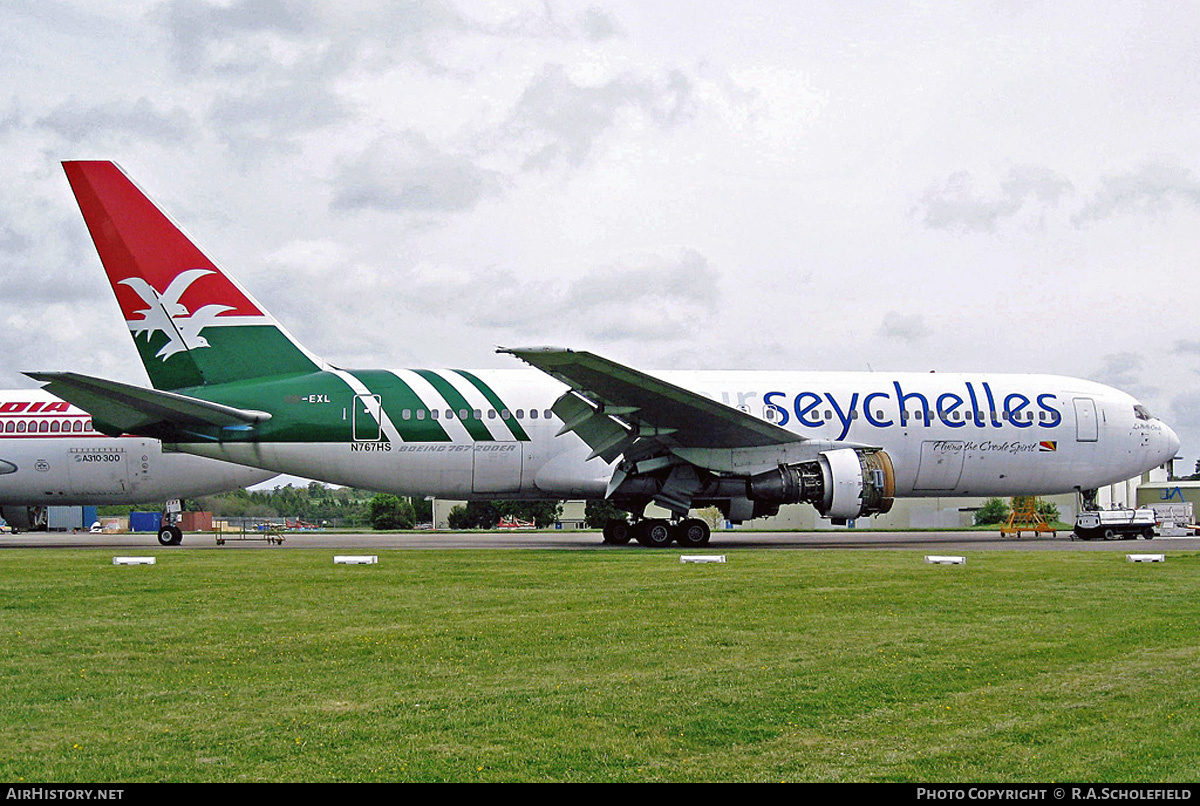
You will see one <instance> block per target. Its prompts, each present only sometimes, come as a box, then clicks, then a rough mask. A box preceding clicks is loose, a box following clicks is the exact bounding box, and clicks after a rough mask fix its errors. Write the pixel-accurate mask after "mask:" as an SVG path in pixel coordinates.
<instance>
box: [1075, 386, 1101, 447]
mask: <svg viewBox="0 0 1200 806" xmlns="http://www.w3.org/2000/svg"><path fill="white" fill-rule="evenodd" d="M1098 437H1099V427H1098V425H1097V423H1096V401H1094V400H1092V399H1091V398H1090V397H1077V398H1075V441H1076V442H1095V441H1096V440H1097V438H1098Z"/></svg>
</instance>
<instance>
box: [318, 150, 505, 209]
mask: <svg viewBox="0 0 1200 806" xmlns="http://www.w3.org/2000/svg"><path fill="white" fill-rule="evenodd" d="M333 182H334V188H335V189H334V195H333V201H332V202H331V205H330V207H331V209H333V210H336V211H339V212H345V211H355V210H383V211H408V212H423V213H439V212H440V213H445V212H457V211H461V210H467V209H470V208H471V207H474V206H475V205H476V204H478V203H479V201H480V200H481V199H483V198H484V197H486V196H489V195H492V194H495V193H498V192H499V191H500V190H501V188H502V187H503V185H504V182H503V178H502V177H501V175H500V174H498V173H496V172H494V171H489V170H486V169H484V168H481V167H479V166H478V165H476V164H475V163H474V162H473V161H472V160H471V159H469V158H468V157H465V156H462V155H459V154H450V153H448V152H445V151H442V150H440V149H438V148H437V147H436V146H434V145H433V144H432V143H430V142H429V140H428V139H427V138H426V137H425V136H424V135H423V134H420V133H418V132H411V131H409V132H403V133H400V134H395V135H386V136H384V137H380V138H379V139H377V140H376V141H375V142H373V143H372V144H371V145H370V146H368V147H367V148H366V149H365V150H364V151H363V152H362V153H361V154H359V155H358V156H357V157H356V158H354V159H353V160H351V161H350V162H348V163H346V164H345V165H344V166H343V167H342V169H341V171H340V172H339V173H338V175H337V176H336V177H335V179H334V180H333Z"/></svg>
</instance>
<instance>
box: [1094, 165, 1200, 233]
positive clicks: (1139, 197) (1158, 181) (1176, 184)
mask: <svg viewBox="0 0 1200 806" xmlns="http://www.w3.org/2000/svg"><path fill="white" fill-rule="evenodd" d="M1177 203H1182V204H1185V205H1188V206H1191V207H1200V178H1197V177H1196V174H1195V173H1193V172H1192V171H1191V170H1190V169H1189V168H1186V167H1184V166H1182V165H1178V164H1171V163H1166V162H1157V163H1155V162H1148V163H1144V164H1143V165H1141V166H1139V167H1138V168H1136V169H1134V170H1132V171H1129V172H1127V173H1123V174H1115V175H1112V176H1108V177H1105V178H1104V180H1103V181H1102V183H1101V187H1100V190H1098V191H1097V192H1096V193H1095V194H1094V195H1093V196H1092V198H1091V199H1090V200H1089V201H1088V203H1087V204H1086V205H1084V207H1083V209H1082V210H1080V211H1079V213H1078V214H1077V215H1076V216H1075V222H1076V223H1077V224H1080V223H1091V222H1094V221H1099V220H1101V219H1104V218H1108V217H1109V216H1112V215H1116V214H1118V213H1125V212H1142V213H1160V212H1165V211H1167V210H1170V209H1171V208H1172V207H1173V206H1174V205H1175V204H1177Z"/></svg>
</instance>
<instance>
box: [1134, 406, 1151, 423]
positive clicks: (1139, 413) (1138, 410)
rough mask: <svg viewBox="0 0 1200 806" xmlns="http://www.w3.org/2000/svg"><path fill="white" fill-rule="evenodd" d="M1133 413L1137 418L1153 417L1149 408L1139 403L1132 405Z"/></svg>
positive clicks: (1148, 418) (1146, 418)
mask: <svg viewBox="0 0 1200 806" xmlns="http://www.w3.org/2000/svg"><path fill="white" fill-rule="evenodd" d="M1133 413H1134V415H1135V416H1136V417H1137V418H1138V419H1139V420H1153V419H1154V415H1152V414H1151V413H1150V412H1149V410H1147V409H1146V407H1145V406H1143V405H1142V404H1141V403H1138V404H1136V405H1134V407H1133Z"/></svg>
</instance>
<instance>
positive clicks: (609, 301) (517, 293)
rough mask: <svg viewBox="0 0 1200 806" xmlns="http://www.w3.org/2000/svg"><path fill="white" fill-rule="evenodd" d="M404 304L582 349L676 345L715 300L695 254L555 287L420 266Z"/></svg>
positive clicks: (661, 257)
mask: <svg viewBox="0 0 1200 806" xmlns="http://www.w3.org/2000/svg"><path fill="white" fill-rule="evenodd" d="M407 288H408V293H407V295H406V296H407V305H408V306H409V307H410V308H412V309H428V310H437V309H439V308H444V307H445V306H446V301H447V300H453V301H454V306H453V309H454V311H456V312H457V314H458V315H459V316H460V317H461V318H462V319H463V320H464V321H465V322H468V323H470V324H471V325H473V326H475V327H479V328H484V329H488V330H491V331H497V332H499V331H507V333H508V334H510V335H511V336H515V337H518V338H528V337H530V336H535V337H549V336H552V337H556V339H561V338H565V337H573V338H576V339H582V340H584V341H585V342H586V343H589V344H592V343H601V344H611V343H613V342H658V343H676V342H679V341H687V340H689V339H691V338H693V337H695V336H697V335H699V334H701V333H703V331H704V329H705V328H706V327H707V326H708V325H709V324H710V323H711V322H712V321H713V319H714V317H715V316H716V312H717V309H718V307H719V302H720V278H719V275H718V273H717V272H716V271H715V270H714V269H713V267H712V266H711V265H710V264H709V262H708V260H707V259H706V258H705V257H704V256H703V255H701V254H700V253H699V252H696V251H695V250H691V249H683V250H679V251H677V252H673V253H671V252H668V253H661V254H642V255H635V256H630V257H627V258H625V259H623V260H621V261H619V262H617V263H613V264H610V265H606V266H601V267H597V268H593V269H591V270H589V271H588V272H586V273H585V274H582V275H580V276H578V277H576V278H573V279H572V278H567V279H563V280H560V281H557V282H555V281H546V280H542V279H538V280H529V279H523V278H520V277H518V276H516V275H515V274H513V273H512V272H510V271H507V270H502V269H495V268H491V269H486V270H482V271H472V272H455V271H453V270H450V269H447V268H445V267H438V268H432V267H424V268H422V269H421V270H420V271H419V272H418V273H417V274H415V275H414V276H413V277H411V278H410V279H409V281H408V286H407Z"/></svg>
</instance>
